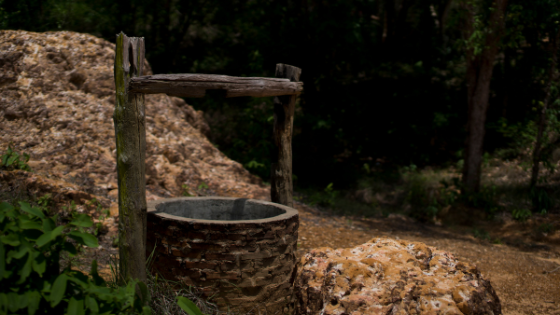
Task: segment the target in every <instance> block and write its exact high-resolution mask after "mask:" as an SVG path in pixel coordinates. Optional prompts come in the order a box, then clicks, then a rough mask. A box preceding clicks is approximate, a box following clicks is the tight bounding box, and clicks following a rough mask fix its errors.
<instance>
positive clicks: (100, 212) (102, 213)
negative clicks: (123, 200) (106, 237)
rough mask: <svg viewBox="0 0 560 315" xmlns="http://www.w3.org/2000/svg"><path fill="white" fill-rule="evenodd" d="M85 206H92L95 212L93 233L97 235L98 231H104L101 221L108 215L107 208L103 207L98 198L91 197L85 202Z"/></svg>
mask: <svg viewBox="0 0 560 315" xmlns="http://www.w3.org/2000/svg"><path fill="white" fill-rule="evenodd" d="M86 206H94V207H95V212H96V213H97V223H95V227H94V230H93V231H94V234H95V235H99V233H102V232H105V229H104V226H103V221H104V220H105V219H106V218H108V217H109V215H110V211H109V209H105V208H103V206H102V205H101V202H99V200H97V199H95V198H93V199H91V200H89V201H87V202H86Z"/></svg>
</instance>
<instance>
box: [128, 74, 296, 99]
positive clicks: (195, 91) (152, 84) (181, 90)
mask: <svg viewBox="0 0 560 315" xmlns="http://www.w3.org/2000/svg"><path fill="white" fill-rule="evenodd" d="M206 90H224V91H225V92H226V94H225V97H238V96H253V97H266V96H278V95H295V94H299V93H301V91H302V90H303V83H302V82H291V81H290V80H289V79H281V78H255V77H230V76H227V75H214V74H191V73H186V74H156V75H147V76H142V77H137V78H132V79H131V80H130V85H129V92H133V93H143V94H157V93H166V94H167V95H173V96H180V97H204V95H205V94H206Z"/></svg>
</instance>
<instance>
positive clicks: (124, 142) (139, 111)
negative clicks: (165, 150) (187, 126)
mask: <svg viewBox="0 0 560 315" xmlns="http://www.w3.org/2000/svg"><path fill="white" fill-rule="evenodd" d="M143 65H144V38H138V37H130V38H129V37H127V36H126V35H125V34H124V33H122V32H121V33H120V34H118V35H117V45H116V51H115V69H114V71H115V73H114V75H115V88H116V102H115V112H114V113H113V121H114V124H115V137H116V147H117V176H118V179H117V182H118V188H119V193H118V196H119V282H121V283H124V282H125V281H128V280H130V279H138V280H141V281H146V216H147V213H146V209H147V205H146V179H145V177H146V176H145V162H144V161H145V154H146V130H145V118H144V113H145V112H144V95H143V94H133V93H129V92H128V85H129V82H130V78H131V77H136V76H138V75H140V74H141V73H142V67H143Z"/></svg>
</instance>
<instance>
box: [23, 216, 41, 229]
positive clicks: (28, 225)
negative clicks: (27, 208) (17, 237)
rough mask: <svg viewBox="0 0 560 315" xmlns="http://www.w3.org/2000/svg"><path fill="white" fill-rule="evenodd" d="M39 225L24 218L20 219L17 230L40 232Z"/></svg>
mask: <svg viewBox="0 0 560 315" xmlns="http://www.w3.org/2000/svg"><path fill="white" fill-rule="evenodd" d="M41 227H42V226H41V224H40V223H39V222H37V221H35V220H30V219H28V218H25V217H20V220H19V228H20V229H22V230H40V229H41Z"/></svg>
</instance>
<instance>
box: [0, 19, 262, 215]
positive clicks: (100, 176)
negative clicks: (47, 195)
mask: <svg viewBox="0 0 560 315" xmlns="http://www.w3.org/2000/svg"><path fill="white" fill-rule="evenodd" d="M131 35H133V34H131ZM114 49H115V45H114V44H112V43H110V42H108V41H106V40H103V39H100V38H96V37H95V36H92V35H88V34H80V33H74V32H46V33H33V32H26V31H11V30H2V31H0V126H1V127H0V129H1V130H2V132H1V133H0V154H2V153H3V152H4V151H5V150H6V149H7V148H8V144H9V143H10V142H13V144H14V146H15V150H16V151H17V152H20V153H21V152H26V153H29V154H30V156H31V159H30V161H29V165H30V166H31V168H32V169H33V170H34V171H35V172H36V173H35V174H34V175H33V176H35V177H37V180H35V181H34V184H33V185H32V186H33V187H34V188H33V189H35V191H46V190H48V189H47V187H51V188H50V189H58V190H59V191H50V192H52V193H53V194H54V195H59V196H60V198H63V197H64V198H66V199H69V200H70V199H71V200H75V201H81V200H83V199H87V198H90V197H91V198H93V197H95V198H97V199H98V200H107V202H109V203H111V202H113V203H114V202H116V193H115V189H116V188H117V181H116V179H117V172H116V161H115V158H116V150H115V131H114V125H113V119H112V116H113V111H114V108H115V105H114V103H115V90H114V88H115V84H114V80H113V63H114V57H115V51H114ZM144 69H146V70H145V73H144V74H151V69H150V66H149V64H148V63H147V61H146V62H145V66H144ZM145 100H146V101H145V104H146V148H147V152H146V179H147V192H146V195H147V198H148V199H158V198H162V197H175V196H180V195H181V193H182V192H183V185H186V187H187V188H188V189H189V191H191V192H196V191H197V187H199V186H200V185H201V184H203V183H204V184H205V185H203V186H206V185H207V186H208V187H209V188H208V189H207V190H206V191H205V194H206V195H208V194H216V195H221V196H232V197H236V196H238V197H244V198H258V199H267V198H269V190H268V189H267V188H266V187H265V186H264V185H263V184H262V183H261V181H260V180H259V179H258V178H257V177H255V176H253V175H251V174H249V172H247V171H246V170H245V169H244V168H243V166H242V165H241V164H239V163H237V162H235V161H232V160H230V159H229V158H227V157H226V156H225V155H224V154H222V153H221V152H220V151H219V150H218V149H216V148H215V147H214V146H213V145H212V143H210V141H208V139H207V138H206V136H205V134H208V132H209V131H210V128H209V127H208V124H207V123H206V122H205V121H204V119H203V115H202V112H200V111H196V110H195V109H193V108H192V107H191V106H189V105H188V104H187V103H185V101H184V100H182V99H180V98H176V97H169V96H167V95H163V94H159V95H146V98H145ZM14 176H15V175H14ZM14 176H8V175H6V174H4V175H3V176H0V185H1V186H7V187H10V186H9V185H10V183H12V182H13V180H15V179H14V178H15V177H14ZM17 176H19V177H24V175H21V174H19V173H18V174H17ZM54 179H56V181H57V183H58V182H60V183H61V184H60V185H54V186H53V185H50V186H49V185H48V183H49V181H51V180H54ZM2 181H3V182H2ZM41 185H44V186H41ZM40 186H41V187H40ZM64 187H73V188H72V189H74V190H75V191H80V192H83V193H78V192H74V193H66V192H65V191H64ZM110 192H112V193H111V194H109V193H110ZM64 198H63V199H64ZM107 207H109V205H107Z"/></svg>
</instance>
